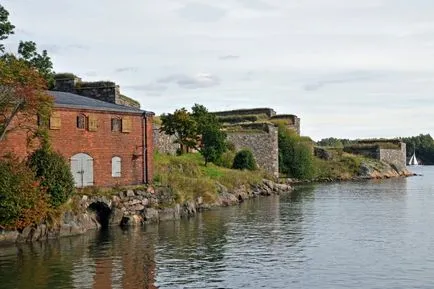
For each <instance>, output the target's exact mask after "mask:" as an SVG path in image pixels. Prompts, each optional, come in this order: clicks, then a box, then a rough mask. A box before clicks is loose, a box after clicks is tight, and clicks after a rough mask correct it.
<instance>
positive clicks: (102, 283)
mask: <svg viewBox="0 0 434 289" xmlns="http://www.w3.org/2000/svg"><path fill="white" fill-rule="evenodd" d="M425 174H427V173H425ZM433 179H434V170H432V171H431V175H430V176H429V177H427V176H425V177H423V178H422V177H420V178H409V179H394V180H385V181H370V182H354V183H335V184H325V185H324V184H322V185H309V186H301V187H298V188H297V190H295V191H294V192H293V193H292V194H290V195H285V196H280V197H269V198H261V199H255V200H251V201H246V202H245V203H243V204H241V205H240V206H237V207H229V208H223V209H218V210H215V211H210V212H205V213H203V214H201V215H199V216H197V217H196V218H192V219H189V220H182V221H177V222H164V223H161V224H160V225H158V226H154V225H150V226H145V227H141V228H134V229H130V230H125V231H123V230H121V229H119V228H110V230H108V231H100V232H90V233H89V234H86V235H84V236H79V237H74V238H65V239H61V240H53V241H49V242H45V243H35V244H33V245H20V246H15V247H5V248H0V279H1V280H2V282H1V283H0V287H1V288H6V289H9V288H18V289H21V288H56V289H58V288H60V289H62V288H92V289H94V288H95V289H102V288H104V289H105V288H110V289H117V288H127V289H130V288H161V289H163V288H243V287H244V288H289V287H294V288H330V289H331V288H333V289H335V288H415V287H418V288H432V285H434V283H432V281H431V280H432V279H431V275H430V272H431V271H432V270H434V253H433V252H434V250H433V249H434V245H433V244H434V231H433V230H431V229H430V228H431V227H432V226H433V225H434V223H433V222H434V210H432V207H434V183H433V181H432V180H433ZM391 276H392V277H391Z"/></svg>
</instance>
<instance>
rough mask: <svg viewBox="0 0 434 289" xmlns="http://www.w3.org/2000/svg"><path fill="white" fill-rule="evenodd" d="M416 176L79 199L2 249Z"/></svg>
mask: <svg viewBox="0 0 434 289" xmlns="http://www.w3.org/2000/svg"><path fill="white" fill-rule="evenodd" d="M414 175H415V174H414V173H412V172H410V171H409V170H408V169H407V168H406V167H396V166H394V165H388V164H385V165H384V166H383V167H382V168H376V167H373V166H371V165H369V164H362V165H361V167H360V171H359V173H358V175H357V176H339V177H336V178H320V179H313V180H309V181H301V180H296V179H282V180H279V183H276V182H274V181H271V180H266V179H264V180H262V183H260V184H258V185H253V186H249V187H247V186H244V185H242V186H239V187H238V188H235V189H233V190H230V189H228V188H226V187H225V186H223V185H221V184H219V183H217V192H218V194H217V198H216V199H215V200H212V201H205V200H204V199H203V197H198V198H196V199H195V200H194V201H186V202H183V203H179V202H176V200H175V199H174V194H173V193H172V192H171V189H170V188H168V187H154V186H148V187H147V188H141V189H129V190H123V191H120V192H118V193H116V194H113V195H110V196H88V195H77V196H75V198H74V199H71V200H70V203H71V204H73V205H71V207H73V208H74V209H73V210H69V211H66V212H65V213H64V214H63V216H62V219H61V221H60V224H57V225H55V226H48V225H47V224H40V225H37V226H31V227H26V228H24V230H22V231H1V230H0V245H4V244H14V243H26V242H35V241H43V240H47V239H55V238H60V237H67V236H74V235H80V234H84V233H86V232H87V231H89V230H95V229H101V228H102V227H110V226H124V227H128V226H140V225H143V224H150V223H159V222H162V221H170V220H178V219H181V218H190V217H194V216H195V215H196V214H197V213H198V212H202V211H205V210H210V209H212V208H215V207H224V206H232V205H236V204H240V203H242V202H243V201H244V200H247V199H251V198H256V197H259V196H270V195H278V194H281V193H288V192H290V191H291V190H292V188H293V186H296V185H301V184H306V183H327V182H339V181H361V180H370V179H389V178H396V177H409V176H414Z"/></svg>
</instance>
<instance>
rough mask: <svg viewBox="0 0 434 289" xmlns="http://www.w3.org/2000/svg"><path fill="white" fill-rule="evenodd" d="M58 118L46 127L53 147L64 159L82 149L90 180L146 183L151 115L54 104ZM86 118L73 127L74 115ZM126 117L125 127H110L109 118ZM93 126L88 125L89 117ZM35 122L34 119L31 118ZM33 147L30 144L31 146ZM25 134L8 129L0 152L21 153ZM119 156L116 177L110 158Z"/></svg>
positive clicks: (150, 170)
mask: <svg viewBox="0 0 434 289" xmlns="http://www.w3.org/2000/svg"><path fill="white" fill-rule="evenodd" d="M54 113H55V114H56V115H57V116H58V118H59V119H60V125H59V127H58V129H50V137H51V141H52V146H53V148H54V150H56V151H58V152H59V153H61V154H62V155H63V156H64V157H65V158H66V159H67V160H69V161H70V160H71V157H72V156H74V155H76V154H79V153H84V154H87V155H89V156H90V157H91V158H92V159H93V184H94V185H95V186H101V187H109V186H115V185H136V184H143V183H149V182H151V181H152V178H153V133H152V116H151V115H150V116H145V115H144V114H142V113H129V112H110V111H102V110H91V109H78V108H77V109H74V108H59V107H58V108H55V110H54ZM79 115H83V116H85V119H86V125H85V128H84V129H80V128H77V116H79ZM115 118H116V119H128V120H129V129H128V131H124V132H122V131H112V119H115ZM90 120H92V121H93V125H94V127H93V128H92V129H91V128H90V126H89V125H90V123H89V121H90ZM35 122H36V121H35ZM33 149H34V147H33ZM31 150H32V148H31V149H27V147H26V135H25V134H24V133H19V132H11V133H10V134H8V135H7V137H6V139H5V140H4V141H3V142H1V143H0V155H3V154H4V153H6V152H9V151H11V152H14V153H15V154H17V155H19V156H22V157H25V156H26V155H28V154H29V153H30V152H31ZM113 157H120V158H121V172H120V177H113V176H112V158H113Z"/></svg>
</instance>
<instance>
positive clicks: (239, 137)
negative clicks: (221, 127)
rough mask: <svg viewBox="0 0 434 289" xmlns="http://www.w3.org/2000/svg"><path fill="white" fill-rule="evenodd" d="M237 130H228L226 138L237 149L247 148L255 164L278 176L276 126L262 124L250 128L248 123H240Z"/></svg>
mask: <svg viewBox="0 0 434 289" xmlns="http://www.w3.org/2000/svg"><path fill="white" fill-rule="evenodd" d="M240 127H241V129H239V130H237V131H228V132H227V136H228V137H227V139H228V141H229V142H231V143H232V144H233V145H234V146H235V149H236V150H237V151H240V150H242V149H245V148H247V149H249V150H251V151H252V153H253V156H254V157H255V160H256V163H257V165H258V166H259V167H260V168H262V169H263V170H265V171H266V172H268V173H270V174H272V175H273V176H276V177H277V176H279V147H278V135H277V127H275V126H274V125H271V124H263V125H261V126H257V127H256V128H252V127H251V126H249V125H244V126H243V125H240Z"/></svg>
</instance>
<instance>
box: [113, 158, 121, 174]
mask: <svg viewBox="0 0 434 289" xmlns="http://www.w3.org/2000/svg"><path fill="white" fill-rule="evenodd" d="M121 172H122V161H121V158H120V157H113V158H112V177H113V178H120V177H121Z"/></svg>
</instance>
